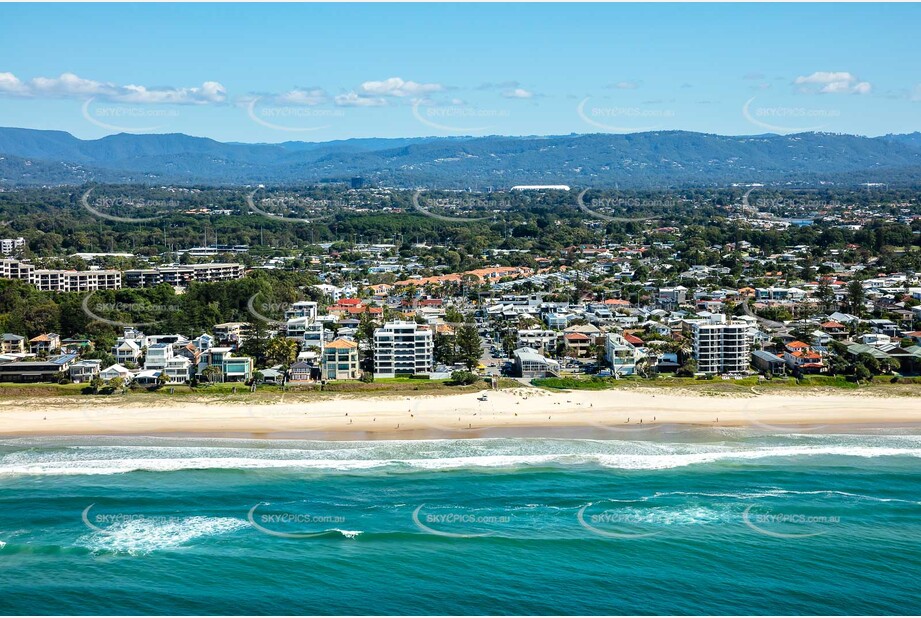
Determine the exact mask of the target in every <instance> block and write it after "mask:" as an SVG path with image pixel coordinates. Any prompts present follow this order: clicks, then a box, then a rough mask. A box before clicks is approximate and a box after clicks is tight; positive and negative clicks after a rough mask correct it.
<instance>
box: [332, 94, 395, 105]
mask: <svg viewBox="0 0 921 618" xmlns="http://www.w3.org/2000/svg"><path fill="white" fill-rule="evenodd" d="M335 103H336V105H339V106H340V107H380V106H382V105H387V101H385V100H384V99H381V98H380V97H366V96H362V95H360V94H358V93H356V92H349V93H348V94H337V95H336V98H335Z"/></svg>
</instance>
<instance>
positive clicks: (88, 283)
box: [0, 259, 122, 292]
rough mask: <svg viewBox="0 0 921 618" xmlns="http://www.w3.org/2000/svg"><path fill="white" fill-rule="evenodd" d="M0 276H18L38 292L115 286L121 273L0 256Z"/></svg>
mask: <svg viewBox="0 0 921 618" xmlns="http://www.w3.org/2000/svg"><path fill="white" fill-rule="evenodd" d="M0 277H2V278H4V279H20V280H22V281H27V282H28V283H30V284H32V285H34V286H35V287H36V288H38V289H39V290H41V291H42V292H92V291H95V290H119V289H121V287H122V274H121V273H120V272H119V271H117V270H49V269H37V268H35V265H34V264H30V263H28V262H22V261H19V260H11V259H8V260H0Z"/></svg>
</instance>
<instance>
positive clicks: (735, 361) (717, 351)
mask: <svg viewBox="0 0 921 618" xmlns="http://www.w3.org/2000/svg"><path fill="white" fill-rule="evenodd" d="M747 330H748V324H746V323H745V322H741V321H732V322H730V321H727V319H726V316H725V315H724V314H721V313H715V314H713V315H711V316H710V317H709V318H707V319H704V320H700V321H697V322H694V323H693V324H692V325H691V333H692V337H693V342H694V348H693V350H694V351H693V356H694V359H695V360H696V361H697V370H698V371H701V372H703V373H733V372H744V371H747V370H748V366H749V363H750V360H751V354H750V351H749V346H748V337H747V336H746V332H747Z"/></svg>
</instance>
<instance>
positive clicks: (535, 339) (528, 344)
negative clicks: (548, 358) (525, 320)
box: [516, 328, 560, 354]
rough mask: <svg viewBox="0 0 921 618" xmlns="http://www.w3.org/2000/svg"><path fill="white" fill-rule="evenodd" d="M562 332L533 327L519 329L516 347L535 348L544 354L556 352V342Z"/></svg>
mask: <svg viewBox="0 0 921 618" xmlns="http://www.w3.org/2000/svg"><path fill="white" fill-rule="evenodd" d="M559 336H560V334H559V333H558V332H556V331H553V330H543V329H538V328H531V329H527V330H519V331H518V341H517V344H516V347H519V348H534V349H535V350H538V351H540V352H543V353H544V354H551V353H553V352H556V342H557V340H558V338H559Z"/></svg>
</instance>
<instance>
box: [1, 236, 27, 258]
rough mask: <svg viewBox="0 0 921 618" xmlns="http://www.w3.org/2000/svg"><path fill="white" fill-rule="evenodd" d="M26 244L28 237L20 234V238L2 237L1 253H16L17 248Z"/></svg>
mask: <svg viewBox="0 0 921 618" xmlns="http://www.w3.org/2000/svg"><path fill="white" fill-rule="evenodd" d="M25 246H26V239H25V238H23V237H22V236H20V237H19V238H2V239H0V253H2V254H3V255H10V254H11V253H15V252H16V250H17V249H22V248H23V247H25Z"/></svg>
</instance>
